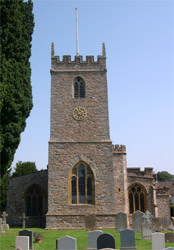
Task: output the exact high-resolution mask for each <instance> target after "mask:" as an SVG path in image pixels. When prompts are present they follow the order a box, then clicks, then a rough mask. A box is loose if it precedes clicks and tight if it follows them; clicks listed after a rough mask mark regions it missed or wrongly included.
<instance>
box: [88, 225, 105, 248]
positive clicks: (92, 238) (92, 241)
mask: <svg viewBox="0 0 174 250" xmlns="http://www.w3.org/2000/svg"><path fill="white" fill-rule="evenodd" d="M101 234H103V232H102V231H100V230H95V231H91V232H88V249H87V250H97V238H98V237H99V236H100V235H101Z"/></svg>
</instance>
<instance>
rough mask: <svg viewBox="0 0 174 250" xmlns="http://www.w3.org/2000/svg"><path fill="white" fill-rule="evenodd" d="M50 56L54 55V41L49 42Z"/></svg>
mask: <svg viewBox="0 0 174 250" xmlns="http://www.w3.org/2000/svg"><path fill="white" fill-rule="evenodd" d="M51 56H54V43H53V42H52V43H51Z"/></svg>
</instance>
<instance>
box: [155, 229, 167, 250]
mask: <svg viewBox="0 0 174 250" xmlns="http://www.w3.org/2000/svg"><path fill="white" fill-rule="evenodd" d="M164 247H165V240H164V234H162V233H152V250H163V249H164Z"/></svg>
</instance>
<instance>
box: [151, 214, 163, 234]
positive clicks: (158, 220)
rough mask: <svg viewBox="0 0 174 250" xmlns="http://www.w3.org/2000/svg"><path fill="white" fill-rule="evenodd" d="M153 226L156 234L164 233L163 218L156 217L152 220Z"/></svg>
mask: <svg viewBox="0 0 174 250" xmlns="http://www.w3.org/2000/svg"><path fill="white" fill-rule="evenodd" d="M152 225H153V229H154V231H155V232H161V231H162V218H160V217H156V218H152Z"/></svg>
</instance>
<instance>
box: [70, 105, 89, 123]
mask: <svg viewBox="0 0 174 250" xmlns="http://www.w3.org/2000/svg"><path fill="white" fill-rule="evenodd" d="M86 116H87V112H86V110H85V109H84V108H82V107H77V108H75V109H74V110H73V117H74V119H75V120H78V121H81V120H83V119H85V118H86Z"/></svg>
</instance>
